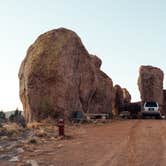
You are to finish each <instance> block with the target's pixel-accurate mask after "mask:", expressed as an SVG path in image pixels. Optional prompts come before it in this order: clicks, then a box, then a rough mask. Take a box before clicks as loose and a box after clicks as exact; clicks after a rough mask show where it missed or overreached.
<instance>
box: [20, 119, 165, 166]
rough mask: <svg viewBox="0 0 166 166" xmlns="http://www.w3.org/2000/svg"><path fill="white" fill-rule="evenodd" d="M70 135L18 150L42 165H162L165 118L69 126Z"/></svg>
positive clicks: (26, 158)
mask: <svg viewBox="0 0 166 166" xmlns="http://www.w3.org/2000/svg"><path fill="white" fill-rule="evenodd" d="M67 133H68V134H69V135H71V136H72V138H71V139H67V140H60V141H51V142H47V143H45V144H43V145H35V147H34V151H31V152H25V153H24V154H22V157H21V158H22V159H23V160H28V159H35V160H37V161H38V163H39V165H42V166H49V165H50V166H51V165H52V166H53V165H55V166H84V165H85V166H165V165H166V121H165V120H127V121H116V122H112V123H107V124H102V125H92V124H91V125H83V126H80V127H71V128H69V129H67Z"/></svg>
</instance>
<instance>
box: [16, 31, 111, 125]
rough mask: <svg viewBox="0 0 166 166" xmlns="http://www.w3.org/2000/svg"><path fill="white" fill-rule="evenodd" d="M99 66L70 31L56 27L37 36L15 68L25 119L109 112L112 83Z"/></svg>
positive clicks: (96, 60)
mask: <svg viewBox="0 0 166 166" xmlns="http://www.w3.org/2000/svg"><path fill="white" fill-rule="evenodd" d="M100 66H101V60H100V59H99V58H97V57H96V56H92V55H90V54H89V53H88V51H87V50H86V49H85V47H84V46H83V44H82V42H81V40H80V38H79V37H78V36H77V34H76V33H74V32H73V31H71V30H67V29H64V28H60V29H56V30H52V31H49V32H47V33H44V34H42V35H41V36H39V37H38V39H37V40H36V41H35V42H34V44H32V45H31V46H30V48H29V49H28V52H27V55H26V57H25V59H24V60H23V62H22V64H21V67H20V71H19V80H20V99H21V101H22V104H23V109H24V116H25V119H26V120H27V121H28V122H30V121H33V120H37V121H38V120H41V119H44V118H47V117H48V116H51V117H53V118H57V117H59V116H61V117H64V118H70V117H71V115H72V112H75V111H79V112H83V113H86V112H111V108H112V100H113V84H112V80H111V79H110V78H109V77H108V76H106V74H104V73H103V72H102V71H100ZM99 100H100V101H99Z"/></svg>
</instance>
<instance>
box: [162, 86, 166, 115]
mask: <svg viewBox="0 0 166 166" xmlns="http://www.w3.org/2000/svg"><path fill="white" fill-rule="evenodd" d="M162 113H163V114H165V115H166V89H164V90H163V109H162Z"/></svg>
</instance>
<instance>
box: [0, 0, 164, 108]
mask: <svg viewBox="0 0 166 166" xmlns="http://www.w3.org/2000/svg"><path fill="white" fill-rule="evenodd" d="M0 23H1V24H0V76H1V82H0V109H3V110H11V109H15V108H16V107H19V108H21V103H20V101H19V95H18V91H19V88H18V77H17V75H18V70H19V66H20V63H21V61H22V60H23V58H24V57H25V55H26V50H27V49H28V47H29V46H30V44H32V43H33V41H34V40H35V39H36V38H37V37H38V35H40V34H41V33H44V32H46V31H48V30H51V29H55V28H58V27H66V28H69V29H72V30H74V31H75V32H76V33H77V34H78V35H79V36H80V37H81V39H82V41H83V43H84V45H85V47H86V48H87V50H88V51H89V53H91V54H96V55H97V56H99V57H100V58H101V59H102V61H103V65H102V69H103V71H104V72H105V73H107V74H108V75H109V76H110V77H111V78H112V80H113V81H114V84H120V85H121V86H122V87H126V88H127V89H128V90H129V92H130V93H131V95H132V99H133V101H137V100H139V98H140V97H139V92H138V87H137V77H138V68H139V66H140V65H141V64H144V65H147V64H148V65H154V66H157V67H160V68H162V70H163V71H166V65H165V64H166V56H165V55H166V47H165V43H166V41H165V40H166V1H165V0H100V1H99V0H91V1H89V0H84V1H81V0H70V1H69V0H20V1H19V0H1V2H0Z"/></svg>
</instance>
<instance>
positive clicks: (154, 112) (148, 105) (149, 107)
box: [142, 101, 161, 117]
mask: <svg viewBox="0 0 166 166" xmlns="http://www.w3.org/2000/svg"><path fill="white" fill-rule="evenodd" d="M142 115H143V116H156V117H161V114H160V111H159V105H158V103H157V102H154V101H151V102H145V103H144V110H143V111H142Z"/></svg>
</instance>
